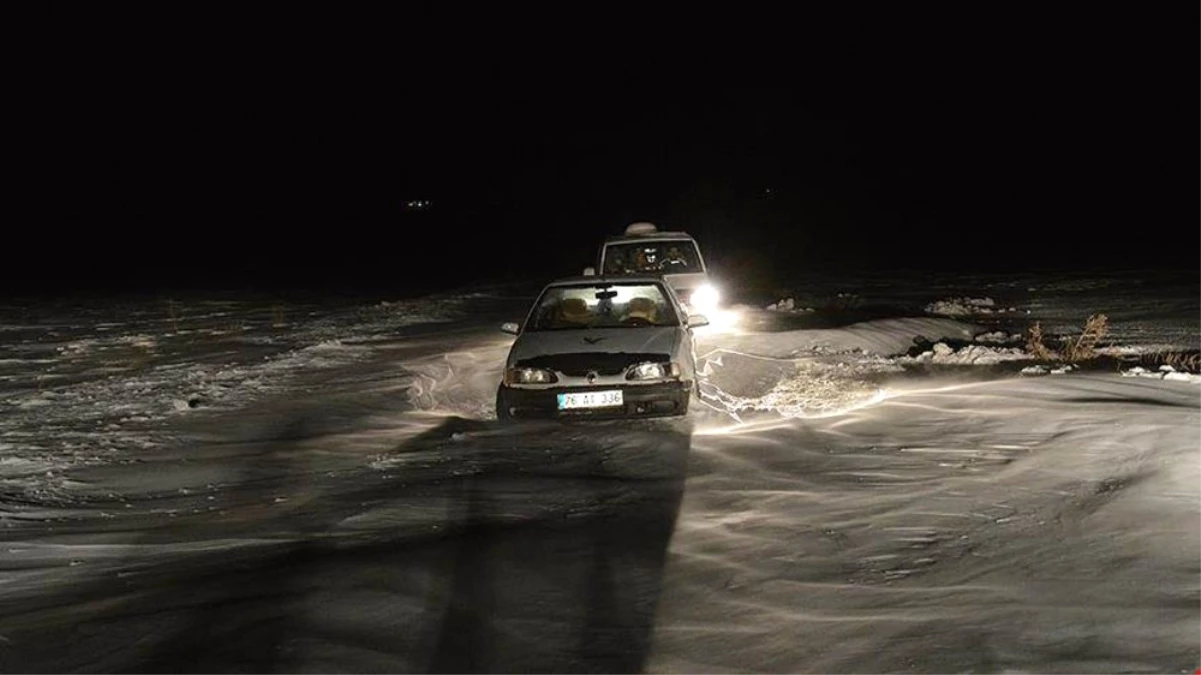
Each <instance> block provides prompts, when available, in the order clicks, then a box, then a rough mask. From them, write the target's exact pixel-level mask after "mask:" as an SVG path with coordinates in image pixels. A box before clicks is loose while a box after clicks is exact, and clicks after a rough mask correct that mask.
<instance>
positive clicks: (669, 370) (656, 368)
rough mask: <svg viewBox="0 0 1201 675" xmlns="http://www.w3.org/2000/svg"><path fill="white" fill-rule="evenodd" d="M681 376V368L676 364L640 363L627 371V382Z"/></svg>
mask: <svg viewBox="0 0 1201 675" xmlns="http://www.w3.org/2000/svg"><path fill="white" fill-rule="evenodd" d="M679 376H680V366H679V365H678V364H675V363H653V362H647V363H639V364H638V365H636V366H631V367H630V369H629V370H628V371H626V379H627V380H664V379H667V378H669V377H679Z"/></svg>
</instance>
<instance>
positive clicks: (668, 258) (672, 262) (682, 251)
mask: <svg viewBox="0 0 1201 675" xmlns="http://www.w3.org/2000/svg"><path fill="white" fill-rule="evenodd" d="M604 258H605V259H604V261H603V263H604V272H603V273H604V274H646V273H648V272H649V273H652V274H687V273H692V272H704V271H705V270H704V267H703V266H702V265H701V258H700V253H699V252H698V251H697V250H696V243H695V242H693V241H690V240H686V239H685V240H675V241H646V242H641V241H638V242H629V243H620V244H616V243H614V244H608V245H607V246H605V254H604Z"/></svg>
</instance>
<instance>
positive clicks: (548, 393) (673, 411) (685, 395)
mask: <svg viewBox="0 0 1201 675" xmlns="http://www.w3.org/2000/svg"><path fill="white" fill-rule="evenodd" d="M613 389H620V390H621V396H622V405H621V406H613V407H607V408H577V409H572V410H559V403H558V401H559V394H563V393H580V392H589V391H611V390H613ZM691 392H692V383H690V382H663V383H656V384H640V385H619V386H613V385H595V386H588V387H553V388H550V389H521V388H517V387H506V386H504V385H501V387H500V389H499V391H497V394H496V407H497V416H501V417H505V416H507V417H515V418H548V417H549V418H559V419H602V418H615V417H618V418H620V417H632V418H641V417H675V416H680V415H685V414H687V413H688V401H689V398H690V394H691ZM506 413H507V414H506Z"/></svg>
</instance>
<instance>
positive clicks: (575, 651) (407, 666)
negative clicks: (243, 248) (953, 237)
mask: <svg viewBox="0 0 1201 675" xmlns="http://www.w3.org/2000/svg"><path fill="white" fill-rule="evenodd" d="M532 290H536V289H531V288H528V287H523V286H507V287H486V288H483V287H481V288H469V289H461V290H459V291H455V292H448V293H445V294H441V295H435V296H430V297H425V298H418V299H403V300H393V299H388V298H340V299H334V298H310V299H303V300H301V299H296V298H290V299H287V300H283V299H280V298H262V299H247V298H223V297H203V296H187V297H161V296H155V297H148V298H132V297H127V298H86V299H79V300H74V301H63V302H61V303H59V304H44V303H43V304H37V305H34V304H29V303H23V302H21V301H20V300H9V301H7V303H6V304H4V305H3V306H0V519H2V522H3V526H2V528H0V537H3V542H0V551H2V552H3V555H2V556H0V561H2V562H0V588H3V591H4V592H3V597H4V598H5V602H4V609H3V610H0V670H3V671H4V672H208V673H214V672H551V671H554V672H660V673H700V672H745V673H758V672H781V673H789V672H823V673H841V672H869V673H870V672H933V673H940V672H1007V673H1014V672H1018V673H1025V672H1029V673H1050V672H1056V673H1084V672H1088V673H1093V672H1096V673H1108V672H1152V673H1163V672H1173V673H1191V672H1193V671H1194V670H1195V669H1196V668H1197V667H1198V666H1201V646H1199V645H1201V377H1199V376H1198V375H1197V372H1198V368H1197V365H1198V360H1197V359H1198V357H1197V354H1198V352H1199V350H1201V287H1199V279H1198V275H1197V273H1196V272H1195V271H1194V272H1190V273H1185V274H1171V273H1162V272H1128V273H1113V274H1106V275H1088V276H1081V275H1067V274H1060V275H1008V276H1006V275H992V276H990V275H979V276H972V277H965V276H947V277H936V276H930V275H924V276H922V277H921V278H920V284H915V283H913V282H907V281H902V280H901V279H898V278H895V277H893V278H889V277H878V278H873V277H860V278H854V279H851V278H848V279H830V278H811V279H805V278H798V279H797V280H796V281H795V283H794V284H791V285H789V286H788V287H787V288H781V289H775V290H773V292H771V293H768V294H766V295H761V296H760V297H750V296H745V297H735V298H734V301H733V303H732V305H731V307H730V309H727V310H725V311H723V312H721V313H720V314H719V315H718V316H714V317H711V318H712V319H713V325H711V326H710V327H707V328H704V329H701V330H700V332H699V347H698V356H699V360H700V363H699V364H698V365H699V366H700V370H701V372H702V373H703V374H704V380H703V382H702V385H701V390H702V397H701V399H700V400H699V401H695V402H694V405H693V410H692V411H691V413H690V415H689V416H688V418H686V419H680V420H668V421H656V422H648V421H642V422H637V423H626V422H594V423H584V424H558V423H547V422H538V423H521V424H515V425H505V426H501V425H498V424H497V422H496V421H495V415H494V413H493V410H492V405H493V396H494V394H495V390H496V385H497V384H498V382H499V380H500V369H501V365H502V363H503V359H504V355H505V353H506V350H507V348H508V345H509V344H510V343H511V341H512V337H511V336H508V335H505V334H503V333H501V332H500V331H499V325H500V323H501V322H503V321H509V320H519V319H521V318H522V317H523V316H524V313H525V311H526V310H527V309H528V306H529V303H530V302H531V301H532V299H533V298H532V296H531V291H532ZM1094 314H1104V315H1105V316H1106V317H1107V320H1108V322H1107V331H1106V333H1105V334H1104V335H1103V337H1102V339H1101V340H1100V341H1099V342H1098V344H1097V346H1096V351H1097V353H1098V355H1099V357H1100V358H1097V359H1094V360H1092V361H1090V362H1088V363H1086V364H1081V365H1080V366H1078V367H1071V366H1065V365H1064V364H1062V363H1049V362H1040V361H1038V360H1036V359H1034V358H1033V357H1032V355H1031V353H1030V351H1029V349H1028V346H1027V339H1028V336H1029V333H1028V331H1029V329H1030V327H1031V326H1033V325H1034V324H1035V323H1036V322H1037V323H1038V324H1039V326H1040V327H1041V329H1042V330H1043V332H1044V334H1046V335H1048V336H1064V337H1065V338H1070V337H1071V336H1073V335H1076V334H1079V333H1080V332H1081V330H1082V327H1083V326H1084V324H1085V322H1086V320H1087V319H1088V318H1089V317H1090V315H1094Z"/></svg>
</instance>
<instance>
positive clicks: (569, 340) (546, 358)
mask: <svg viewBox="0 0 1201 675" xmlns="http://www.w3.org/2000/svg"><path fill="white" fill-rule="evenodd" d="M682 330H683V328H681V327H679V326H664V327H659V328H652V327H646V328H597V329H584V330H549V331H538V332H533V333H522V334H521V335H519V336H518V337H517V340H516V341H514V342H513V347H512V349H510V351H509V360H508V365H509V366H510V367H513V366H536V367H541V368H551V369H554V370H558V371H560V372H564V373H568V372H571V371H574V370H577V369H581V368H582V369H584V370H585V371H586V370H589V369H593V370H598V371H601V370H613V371H620V370H621V369H623V368H625V367H626V366H628V365H630V364H633V363H637V362H640V361H646V360H648V359H670V358H671V356H672V354H674V353H675V350H676V345H678V344H679V342H680V332H681V331H682Z"/></svg>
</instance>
